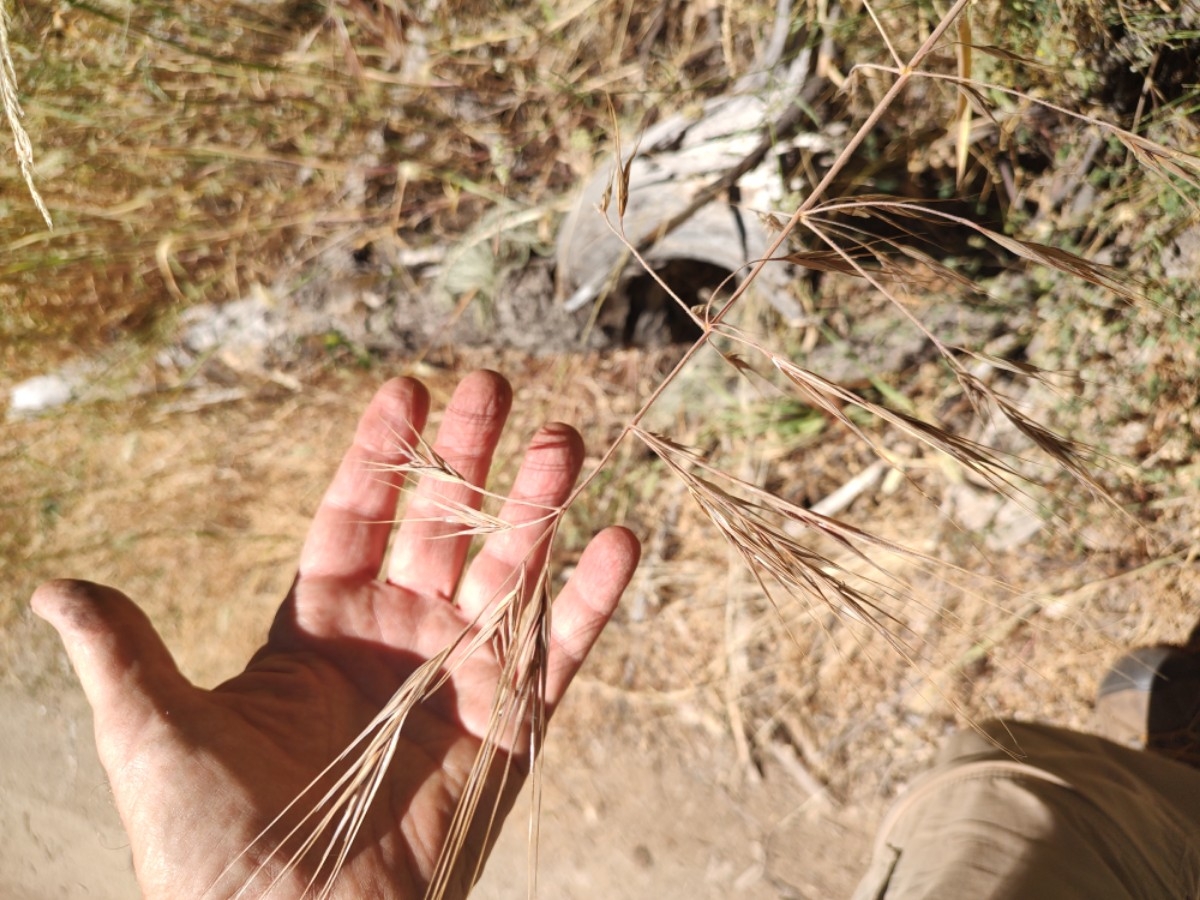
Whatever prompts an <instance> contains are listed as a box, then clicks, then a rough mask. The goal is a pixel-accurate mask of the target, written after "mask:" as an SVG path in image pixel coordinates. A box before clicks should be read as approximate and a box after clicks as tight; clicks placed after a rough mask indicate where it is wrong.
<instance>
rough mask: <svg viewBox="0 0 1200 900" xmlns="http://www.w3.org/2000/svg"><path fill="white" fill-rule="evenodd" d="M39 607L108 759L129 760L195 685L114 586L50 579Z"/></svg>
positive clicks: (36, 602) (39, 593) (36, 601)
mask: <svg viewBox="0 0 1200 900" xmlns="http://www.w3.org/2000/svg"><path fill="white" fill-rule="evenodd" d="M32 606H33V611H34V612H35V613H37V614H38V615H39V616H41V617H42V618H43V619H45V620H46V621H47V622H49V623H50V624H51V625H53V626H54V629H55V630H56V631H57V632H58V635H59V637H61V638H62V642H63V644H64V646H65V647H66V650H67V656H69V657H70V659H71V665H72V666H74V668H75V673H76V674H77V675H78V676H79V681H80V684H82V685H83V690H84V693H85V694H86V695H87V699H88V703H90V704H91V707H92V714H93V716H94V717H95V724H96V742H97V745H98V747H99V750H100V753H101V755H102V758H103V757H109V759H111V760H113V761H116V760H119V759H123V758H125V756H126V754H127V753H128V752H129V750H130V749H131V747H130V744H131V742H132V741H134V740H135V739H136V737H137V736H138V734H140V733H142V732H143V730H144V729H145V727H146V726H147V725H148V724H150V723H151V722H152V721H154V720H157V719H158V717H159V716H160V715H162V714H163V713H165V712H169V710H170V708H171V706H172V705H174V702H173V701H177V700H178V699H179V698H180V697H181V694H182V693H183V692H185V691H186V690H187V689H188V688H189V687H190V685H189V683H188V681H187V680H186V679H185V678H184V677H183V675H181V674H180V672H179V669H178V668H177V667H176V665H175V661H174V660H173V659H172V658H171V653H170V651H169V650H167V648H166V645H165V644H163V642H162V639H161V638H160V637H159V636H158V633H157V632H156V631H155V630H154V626H153V625H151V624H150V620H149V619H148V618H147V617H146V614H145V613H143V612H142V611H141V610H140V609H138V607H137V606H136V605H135V604H134V602H133V601H132V600H130V599H129V598H128V597H126V596H125V595H124V594H122V593H121V592H120V591H118V590H116V589H115V588H110V587H105V586H104V585H102V584H93V583H92V582H90V581H74V580H70V579H61V580H57V581H50V582H47V583H46V584H43V585H42V586H41V587H39V588H38V589H37V590H36V591H34V593H33V600H32ZM110 754H112V755H110Z"/></svg>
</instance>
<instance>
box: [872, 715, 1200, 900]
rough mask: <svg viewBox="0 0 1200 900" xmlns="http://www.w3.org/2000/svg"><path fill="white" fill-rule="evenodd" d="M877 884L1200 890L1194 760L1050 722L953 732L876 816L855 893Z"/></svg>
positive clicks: (895, 895)
mask: <svg viewBox="0 0 1200 900" xmlns="http://www.w3.org/2000/svg"><path fill="white" fill-rule="evenodd" d="M981 732H982V733H981ZM885 898H886V900H973V898H989V900H1018V898H1020V900H1076V898H1078V900H1084V898H1086V900H1107V898H1112V900H1150V898H1154V900H1166V898H1171V900H1176V898H1191V900H1195V898H1200V771H1198V770H1195V769H1192V768H1190V767H1188V766H1184V765H1182V764H1180V763H1176V762H1173V761H1172V760H1169V759H1165V758H1163V757H1159V756H1156V755H1154V754H1151V753H1145V752H1142V751H1138V750H1133V749H1130V748H1127V747H1121V746H1118V745H1117V744H1114V743H1111V742H1109V741H1106V740H1104V739H1102V738H1099V737H1096V736H1094V735H1086V734H1080V733H1077V732H1072V731H1067V730H1065V729H1061V728H1053V727H1051V726H1047V725H1030V724H1023V723H1019V722H999V721H997V722H988V723H985V724H984V725H983V726H982V727H981V728H980V730H979V732H976V731H963V732H960V733H959V734H957V735H955V736H954V737H953V738H952V739H951V740H950V741H949V743H948V744H947V745H946V747H945V748H944V749H943V751H942V754H941V756H940V758H939V761H938V763H937V765H936V766H935V767H934V769H933V770H932V771H930V772H929V773H927V774H926V775H924V776H922V777H921V778H920V779H918V780H917V781H916V782H914V783H913V785H912V787H911V788H909V790H908V791H907V792H906V793H905V795H903V796H902V797H901V798H900V799H899V800H898V801H897V802H896V804H895V806H894V807H893V808H892V810H891V811H890V812H889V813H888V815H887V817H886V818H885V820H884V823H883V825H882V826H881V828H880V833H879V837H878V838H877V840H876V845H875V851H874V856H873V858H872V861H871V865H870V868H869V870H868V872H867V875H866V877H865V878H864V879H863V881H862V883H860V884H859V886H858V889H857V890H856V891H855V893H854V900H885Z"/></svg>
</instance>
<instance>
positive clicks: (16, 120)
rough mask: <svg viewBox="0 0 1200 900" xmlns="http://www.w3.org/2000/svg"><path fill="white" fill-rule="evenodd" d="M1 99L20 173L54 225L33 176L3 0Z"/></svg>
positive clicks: (0, 12) (0, 11)
mask: <svg viewBox="0 0 1200 900" xmlns="http://www.w3.org/2000/svg"><path fill="white" fill-rule="evenodd" d="M0 103H2V105H3V106H4V118H5V119H7V120H8V128H9V131H11V132H12V138H13V150H14V152H15V153H16V154H17V165H18V166H19V167H20V169H21V177H22V178H24V179H25V186H26V187H27V188H28V189H29V196H30V197H32V198H33V203H34V205H35V206H36V207H37V209H38V212H40V213H41V214H42V219H44V220H45V222H46V227H47V228H50V229H53V228H54V223H53V222H52V221H51V219H50V210H48V209H46V204H45V202H44V201H43V200H42V195H41V194H40V193H38V189H37V185H36V184H35V183H34V180H33V144H32V143H31V142H30V140H29V135H28V134H27V133H26V132H25V126H24V125H23V124H22V122H21V120H22V119H23V118H24V116H25V113H24V111H23V110H22V109H21V103H20V101H19V100H18V99H17V72H16V69H14V68H13V61H12V51H11V49H10V48H9V46H8V3H7V2H3V0H0Z"/></svg>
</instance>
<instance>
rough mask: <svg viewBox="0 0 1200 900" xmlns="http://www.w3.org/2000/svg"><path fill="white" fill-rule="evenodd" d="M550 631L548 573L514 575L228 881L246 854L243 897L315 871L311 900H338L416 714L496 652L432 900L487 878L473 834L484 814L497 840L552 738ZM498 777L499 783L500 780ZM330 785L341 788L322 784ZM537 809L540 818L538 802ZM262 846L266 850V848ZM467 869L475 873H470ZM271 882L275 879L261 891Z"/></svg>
mask: <svg viewBox="0 0 1200 900" xmlns="http://www.w3.org/2000/svg"><path fill="white" fill-rule="evenodd" d="M548 534H549V533H548V532H547V539H548ZM549 628H550V593H549V588H548V582H547V578H546V573H545V570H544V569H543V570H542V571H541V573H539V575H538V579H537V581H536V582H535V583H533V584H529V583H528V582H527V581H526V576H525V568H524V566H521V567H519V568H518V569H517V570H515V571H514V574H513V577H512V578H511V579H510V583H509V584H508V585H506V587H505V590H504V593H503V594H502V595H500V596H497V597H494V598H493V602H492V603H491V604H490V605H489V606H488V608H487V609H486V611H485V612H484V613H483V614H481V616H480V618H479V619H478V620H477V621H475V622H472V623H470V624H469V625H468V626H467V627H466V628H464V629H463V631H461V632H460V633H459V635H458V636H457V637H456V638H455V640H454V641H452V642H451V643H450V644H449V645H447V646H446V647H445V648H443V649H442V650H441V651H440V652H439V653H437V654H436V655H434V656H433V657H431V658H430V659H428V660H427V661H426V662H424V663H423V664H422V665H421V666H420V667H419V668H418V669H417V670H416V671H415V672H413V674H412V675H411V676H410V677H409V678H408V679H407V680H406V681H405V682H404V683H403V684H402V685H401V686H400V688H399V689H398V690H397V691H396V693H395V694H394V695H393V696H392V697H391V698H390V699H389V700H388V702H387V703H386V704H385V705H384V707H383V709H382V710H380V712H379V713H378V714H377V715H376V716H375V718H374V719H373V720H372V721H371V722H370V723H369V724H368V725H367V727H366V728H365V729H364V730H363V731H362V733H361V734H359V736H358V737H357V738H356V739H355V740H354V741H353V742H352V743H351V744H350V745H349V746H348V747H346V749H345V750H343V751H342V752H341V753H340V754H339V755H338V757H337V758H336V759H335V760H334V761H333V762H332V763H330V764H329V766H327V767H326V768H325V770H323V771H322V772H321V773H319V774H318V775H317V776H316V777H315V778H314V779H313V780H312V781H311V782H310V783H309V785H308V787H306V788H305V789H304V790H303V791H301V793H300V794H298V795H297V796H296V798H295V799H293V800H292V802H291V803H289V804H288V806H287V807H285V808H284V809H283V810H281V811H280V812H279V814H278V816H276V818H275V819H274V820H273V821H272V822H271V823H269V824H268V825H267V827H266V828H265V829H264V830H263V831H262V832H261V833H260V834H259V835H258V837H257V838H256V839H255V840H254V841H253V842H252V843H251V844H250V845H249V846H248V847H246V848H245V850H244V851H243V852H242V854H240V855H239V856H238V857H237V858H236V859H234V860H233V861H231V863H230V864H229V867H227V868H226V870H225V872H224V873H222V876H221V878H223V877H224V876H225V875H226V874H227V873H228V872H229V871H230V869H232V868H233V866H234V865H236V864H237V863H238V862H239V861H240V860H241V859H243V858H244V857H246V856H248V855H250V854H252V853H254V854H256V855H257V857H258V858H259V862H258V865H257V867H256V869H255V870H254V872H253V873H252V874H251V875H250V877H249V878H248V879H247V880H246V881H245V882H244V883H243V884H242V885H241V886H240V888H239V889H238V891H237V892H236V893H235V894H234V897H235V898H236V897H243V896H247V895H249V894H250V892H254V894H255V895H256V896H258V895H260V894H261V895H263V896H270V894H271V892H272V891H274V890H276V889H277V888H279V887H280V886H282V885H283V884H285V882H287V881H289V879H290V878H291V877H292V876H293V874H294V873H295V872H296V871H297V870H298V869H299V868H300V867H301V866H304V867H305V868H306V869H307V870H308V871H309V873H310V874H309V875H308V880H307V882H306V885H305V888H304V892H303V894H302V896H304V897H308V896H312V897H315V898H317V900H324V898H327V897H329V896H331V895H332V893H333V891H334V889H335V886H336V881H337V877H338V875H339V873H340V872H341V870H342V868H343V867H344V866H345V864H346V861H347V859H348V855H349V853H350V849H351V846H352V845H353V843H354V840H355V838H356V837H357V835H358V833H359V831H360V830H361V828H362V825H363V822H364V821H365V819H366V816H367V813H368V812H369V810H370V807H371V805H372V803H373V802H374V800H375V797H376V796H377V794H378V792H379V790H380V788H381V787H382V785H383V784H384V781H385V779H386V777H387V773H388V769H389V767H390V766H391V763H392V760H393V758H394V757H395V753H396V750H397V747H398V745H399V742H400V739H401V734H402V731H403V728H404V725H405V723H406V722H407V720H408V716H409V714H410V713H411V712H412V711H413V709H414V708H415V707H416V706H418V705H419V704H421V703H423V702H424V701H426V700H428V699H429V698H430V697H432V696H433V694H434V693H436V692H437V691H438V690H440V689H441V688H442V687H443V686H444V685H445V684H446V683H447V682H448V681H449V680H450V679H451V678H452V677H453V675H454V673H455V671H456V670H457V669H458V667H459V666H461V665H462V664H463V663H464V662H465V661H467V660H469V659H471V658H472V657H473V656H475V655H476V654H478V653H479V652H481V651H483V650H484V649H488V650H489V651H490V652H491V653H493V654H494V657H495V658H496V659H497V660H498V661H499V662H500V669H501V671H500V677H499V679H498V685H497V690H496V693H495V695H494V696H493V698H492V708H491V714H490V717H489V720H488V724H487V729H486V733H485V735H484V738H483V740H482V741H481V745H480V749H479V752H478V754H477V755H476V758H475V760H474V762H473V764H472V767H471V770H470V773H469V774H468V777H467V780H466V782H465V786H464V789H463V795H462V798H461V800H460V802H459V803H458V805H457V806H456V807H455V810H454V813H453V816H452V818H451V821H450V825H449V829H448V833H447V838H446V842H445V844H444V846H443V847H442V849H441V852H440V854H439V856H438V858H437V862H436V866H435V868H434V871H433V873H432V875H431V880H430V884H429V887H428V889H427V892H426V897H429V898H439V897H443V896H445V895H446V894H447V892H449V891H451V890H452V889H455V890H457V889H458V888H460V887H461V886H462V884H464V883H465V884H468V885H469V884H473V883H474V882H475V881H476V880H478V878H479V875H480V874H481V867H482V860H475V861H469V860H463V859H462V856H461V853H462V848H463V846H464V845H465V843H466V841H467V839H468V836H469V833H470V832H471V831H472V830H473V829H477V828H478V823H479V817H480V815H481V814H482V815H484V816H486V825H485V829H486V831H487V833H488V838H487V842H489V843H490V835H491V832H492V830H493V829H494V828H495V827H498V814H499V808H500V806H501V804H502V803H503V802H504V797H505V792H506V787H507V785H508V782H509V779H510V777H512V773H513V768H514V766H515V767H517V769H518V770H519V771H520V772H521V773H522V774H525V773H527V772H529V771H530V770H532V769H533V768H534V767H535V766H536V765H537V760H538V757H539V756H540V753H541V748H542V744H543V742H544V740H545V730H546V722H547V717H546V709H545V686H546V685H545V677H546V665H545V662H546V654H547V651H548V649H549V642H550V630H549ZM497 777H498V778H499V784H498V785H497V784H495V783H494V781H495V779H496V778H497ZM331 778H332V779H333V783H332V784H331V785H330V786H329V787H327V788H325V787H323V786H324V785H325V784H327V783H328V782H329V780H330V779H331ZM322 790H324V792H323V793H321V791H322ZM534 809H535V814H536V809H537V807H536V805H535V807H534ZM293 810H297V811H303V815H302V816H300V817H299V820H298V821H297V822H296V824H295V825H293V826H292V827H291V828H290V829H289V830H287V831H285V832H283V833H279V832H280V831H281V830H282V828H283V826H282V823H283V821H284V820H285V819H286V818H287V817H288V816H289V814H290V813H292V811H293ZM260 844H261V845H262V846H263V847H264V848H265V849H263V850H261V851H259V849H258V848H259V845H260ZM465 863H471V865H472V866H473V868H472V869H471V870H469V871H464V870H463V868H462V866H463V865H464V864H465ZM268 877H269V879H270V880H269V881H267V882H266V884H265V885H264V884H262V883H261V882H262V881H264V880H265V879H266V878H268ZM220 880H221V879H220V878H219V879H218V883H219V882H220ZM213 887H214V888H215V887H216V885H213Z"/></svg>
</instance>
